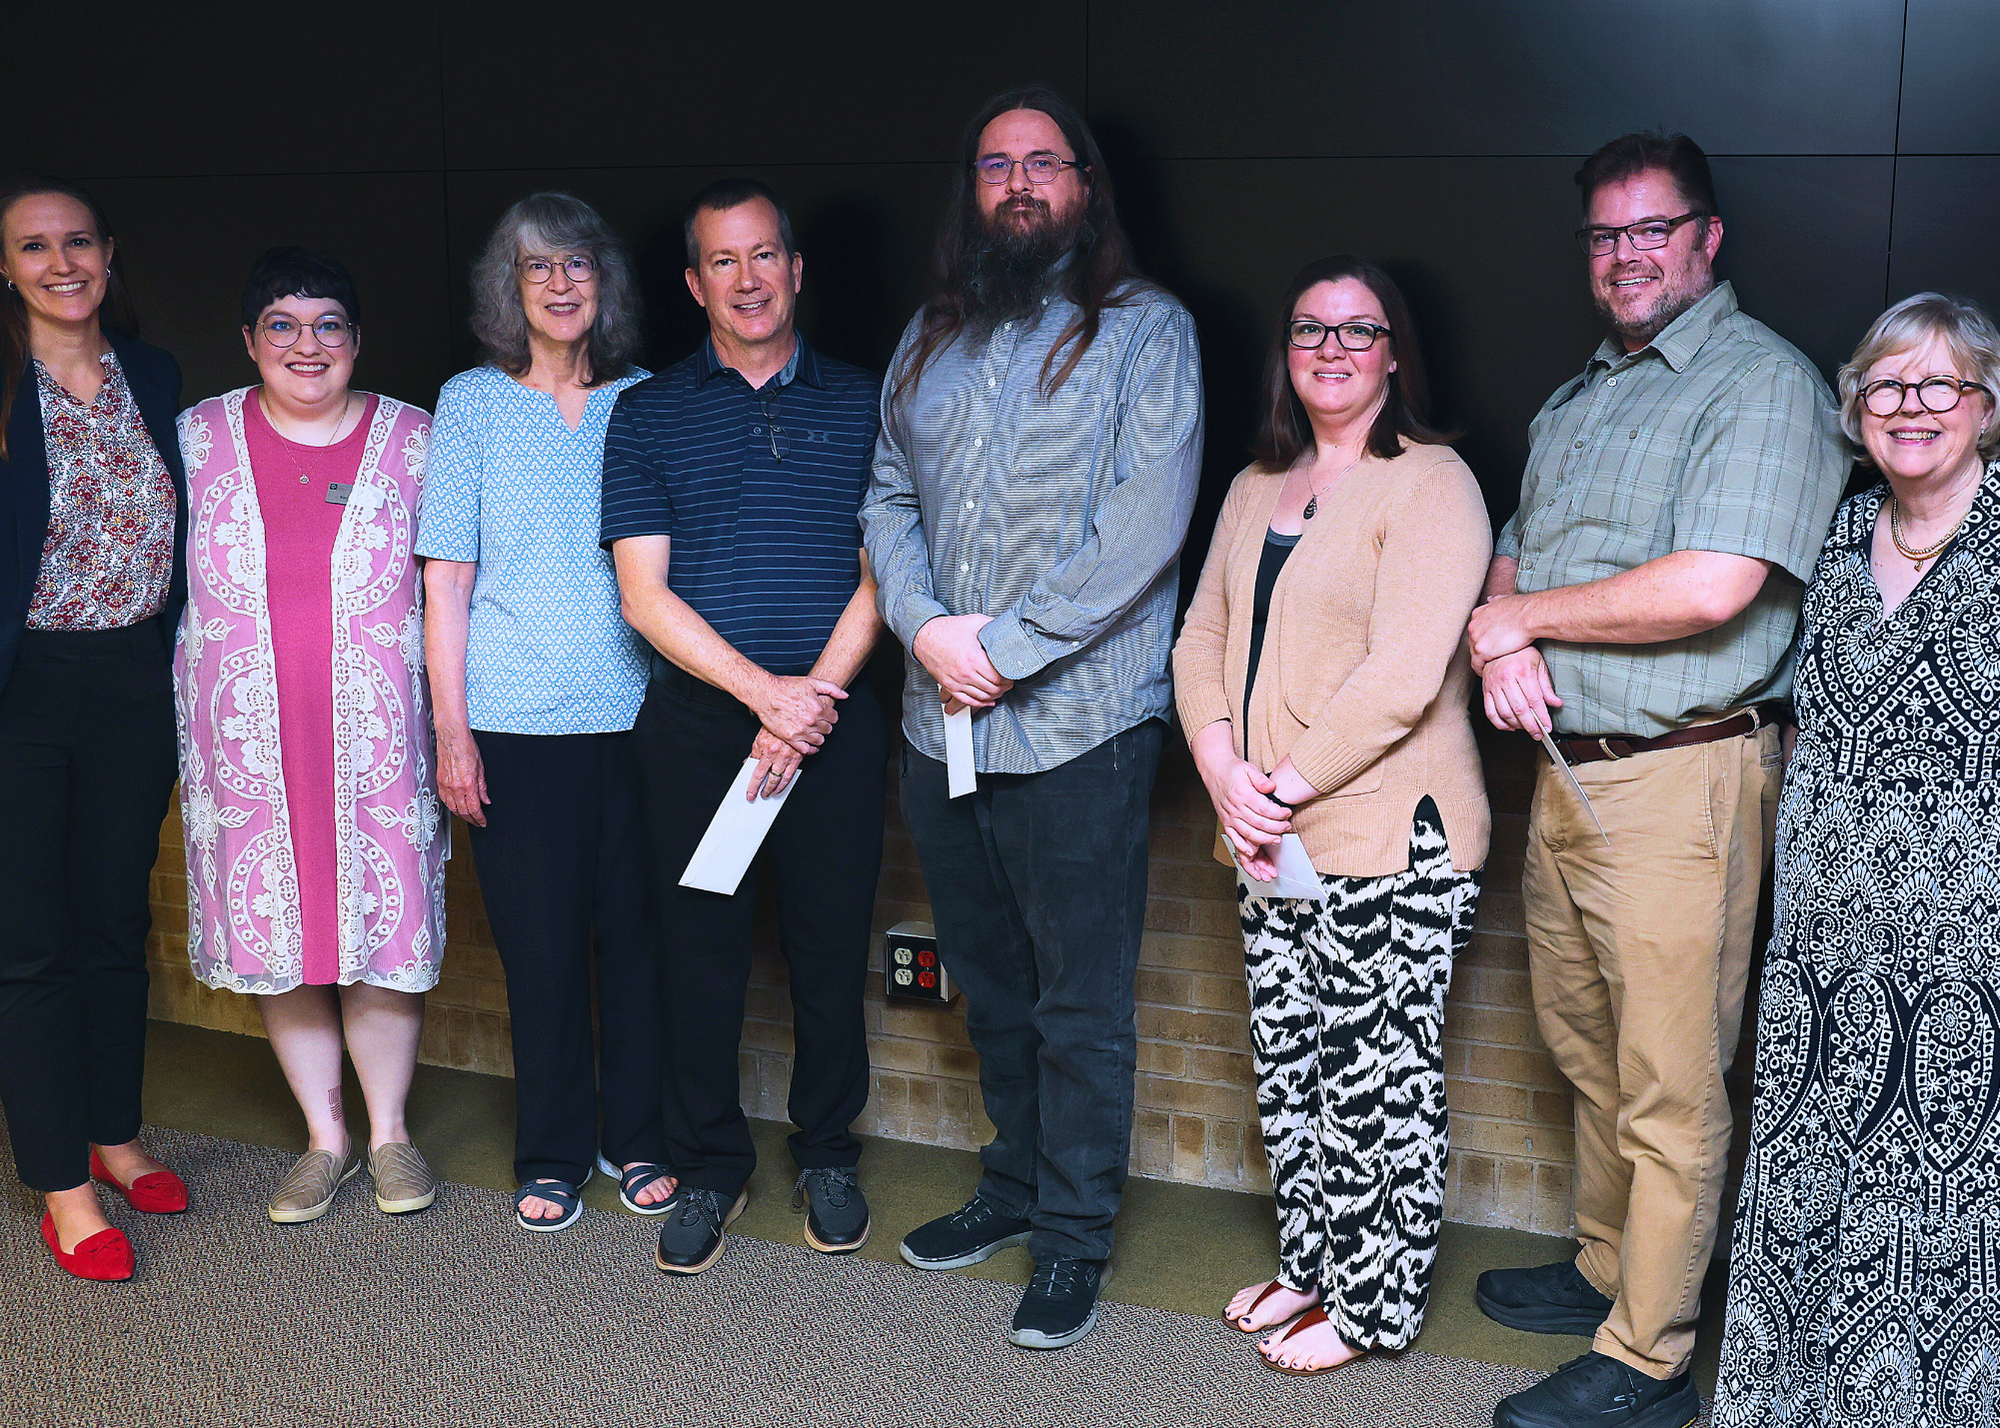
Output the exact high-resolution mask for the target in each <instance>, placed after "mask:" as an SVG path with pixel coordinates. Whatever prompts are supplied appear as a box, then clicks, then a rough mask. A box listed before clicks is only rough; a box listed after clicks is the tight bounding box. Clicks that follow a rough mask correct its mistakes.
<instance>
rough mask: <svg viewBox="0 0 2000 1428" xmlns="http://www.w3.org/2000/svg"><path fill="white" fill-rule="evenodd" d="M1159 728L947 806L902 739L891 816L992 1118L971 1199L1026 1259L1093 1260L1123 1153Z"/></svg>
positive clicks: (990, 785)
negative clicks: (961, 1014)
mask: <svg viewBox="0 0 2000 1428" xmlns="http://www.w3.org/2000/svg"><path fill="white" fill-rule="evenodd" d="M1165 728H1166V726H1165V724H1164V723H1162V722H1161V721H1160V720H1158V719H1148V720H1147V721H1146V722H1145V723H1143V724H1140V725H1138V726H1136V727H1135V728H1131V729H1127V730H1125V731H1124V732H1123V733H1120V734H1115V735H1113V736H1112V737H1111V738H1109V739H1107V740H1105V741H1104V742H1103V743H1102V744H1099V745H1098V746H1097V747H1096V748H1094V749H1092V750H1090V752H1088V753H1085V754H1080V755H1078V756H1077V757H1076V758H1073V759H1071V760H1070V761H1069V762H1068V763H1065V764H1058V765H1057V766H1056V767H1055V768H1052V769H1045V770H1044V771H1042V772H1041V773H1034V774H985V773H983V774H981V775H980V776H979V787H978V789H977V790H975V791H974V792H972V793H969V794H966V795H965V796H964V797H962V798H956V799H954V798H948V797H947V796H946V783H945V766H944V765H943V764H942V763H939V762H938V761H937V760H936V759H931V758H926V757H925V756H924V755H922V754H920V753H918V752H917V751H916V750H915V749H913V748H911V747H910V746H909V745H908V744H907V743H905V745H904V748H903V820H904V821H905V822H906V823H908V824H909V828H910V834H911V836H912V838H914V839H915V841H916V845H917V861H918V862H919V863H920V864H922V866H923V870H924V883H925V885H926V886H927V887H928V888H929V890H930V897H931V916H932V918H933V919H934V920H935V922H936V925H937V933H938V951H939V953H940V954H941V955H942V956H943V958H944V964H945V967H946V968H947V969H948V970H949V971H950V972H951V975H952V977H953V978H954V979H956V980H957V982H958V984H959V985H960V986H961V987H963V988H964V989H965V1000H966V1006H965V1026H966V1030H967V1031H968V1032H970V1033H971V1036H972V1046H973V1049H974V1050H975V1051H977V1052H978V1053H979V1089H980V1092H981V1093H982V1095H983V1096H984V1098H985V1102H986V1115H987V1118H988V1119H990V1120H991V1121H992V1122H993V1129H994V1135H993V1139H992V1140H991V1141H990V1142H988V1143H987V1145H986V1147H985V1148H984V1149H983V1150H981V1151H980V1152H979V1160H980V1164H981V1165H982V1166H983V1167H984V1168H985V1174H984V1175H983V1176H981V1178H980V1182H979V1193H980V1194H981V1195H982V1196H983V1197H985V1198H986V1199H987V1200H989V1201H991V1202H992V1203H993V1204H995V1205H997V1206H999V1207H1000V1208H1001V1209H1002V1210H1004V1211H1006V1212H1007V1213H1008V1214H1010V1215H1016V1216H1024V1217H1026V1218H1027V1219H1028V1220H1029V1221H1030V1223H1032V1224H1033V1226H1034V1233H1033V1234H1032V1235H1031V1236H1030V1237H1029V1241H1028V1249H1029V1252H1030V1253H1032V1254H1033V1255H1034V1257H1035V1262H1036V1263H1037V1264H1045V1263H1047V1262H1048V1261H1049V1260H1050V1259H1051V1258H1053V1257H1054V1256H1056V1255H1068V1256H1071V1257H1074V1258H1077V1259H1105V1258H1107V1257H1108V1256H1109V1255H1110V1253H1111V1221H1112V1218H1113V1217H1114V1216H1115V1215H1116V1214H1117V1213H1118V1202H1119V1198H1120V1196H1121V1194H1122V1193H1123V1191H1124V1188H1125V1172H1126V1167H1127V1165H1128V1163H1129V1161H1130V1157H1131V1153H1132V1079H1133V1073H1134V1071H1135V1070H1136V1069H1137V1064H1138V1044H1139V1043H1138V1034H1137V1030H1136V1028H1135V1026H1134V1020H1133V1007H1132V1002H1133V990H1132V989H1133V978H1134V976H1135V974H1136V972H1137V969H1138V963H1139V937H1140V934H1141V932H1142V931H1143V929H1144V926H1145V920H1146V850H1147V814H1148V811H1149V808H1150V805H1151V802H1152V793H1153V774H1154V772H1155V770H1156V769H1157V768H1158V767H1159V762H1160V744H1161V740H1162V737H1163V734H1164V732H1165Z"/></svg>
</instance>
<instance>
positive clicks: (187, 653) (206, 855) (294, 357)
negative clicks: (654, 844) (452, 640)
mask: <svg viewBox="0 0 2000 1428" xmlns="http://www.w3.org/2000/svg"><path fill="white" fill-rule="evenodd" d="M243 340H244V342H245V344H246V345H247V347H248V348H249V352H250V357H251V359H252V360H253V361H254V362H256V364H257V370H258V372H259V374H260V375H261V376H262V377H263V383H262V385H260V386H256V387H246V388H244V389H242V390H239V391H234V392H230V393H228V394H226V395H224V396H220V397H214V398H211V399H210V400H208V401H205V402H203V403H201V404H200V405H199V406H196V407H193V408H191V409H190V410H188V411H186V412H184V413H182V414H181V421H180V436H181V450H182V454H183V455H184V457H185V459H186V462H187V467H188V487H189V506H190V513H191V514H190V530H189V539H188V556H189V581H188V583H189V598H188V606H187V614H186V616H185V617H184V619H183V620H182V622H181V630H180V645H179V651H178V654H177V656H176V658H175V661H174V676H175V679H174V683H175V694H176V707H177V711H178V715H179V721H180V736H181V762H182V784H181V814H182V823H183V827H184V832H185V837H186V842H187V867H188V955H189V958H190V959H191V960H192V962H193V964H194V969H195V973H196V975H198V976H199V977H200V978H201V979H202V980H203V981H204V982H206V983H207V984H208V985H209V986H211V987H227V988H230V989H232V990H235V991H239V992H250V993H254V994H257V995H258V996H259V997H260V1002H259V1008H260V1010H261V1011H262V1013H263V1017H264V1027H265V1030H266V1031H267V1032H268V1033H269V1034H270V1038H271V1045H272V1048H273V1049H274V1050H275V1051H276V1052H277V1056H278V1062H279V1065H281V1066H282V1067H283V1068H284V1072H285V1079H286V1080H287V1081H288V1082H289V1083H290V1084H291V1088H292V1093H293V1094H294V1095H295V1096H297V1097H298V1102H299V1108H300V1109H301V1110H302V1111H303V1112H304V1113H305V1119H306V1127H307V1132H308V1136H309V1142H308V1148H307V1151H306V1154H305V1155H304V1156H303V1157H302V1158H301V1159H300V1160H299V1162H298V1164H297V1165H295V1166H294V1167H293V1168H292V1171H291V1173H290V1174H289V1175H288V1176H286V1177H285V1179H284V1180H283V1182H281V1183H280V1184H279V1186H278V1188H277V1190H276V1191H275V1192H274V1193H273V1194H272V1196H271V1200H270V1205H269V1210H270V1216H271V1218H272V1219H273V1220H275V1221H277V1222H279V1223H281V1224H290V1223H297V1222H300V1221H304V1220H313V1219H317V1218H319V1217H320V1216H321V1215H323V1214H325V1213H326V1211H327V1210H328V1208H330V1207H331V1206H332V1204H333V1200H334V1196H335V1194H336V1193H337V1192H338V1190H339V1188H340V1185H341V1183H342V1182H343V1181H345V1180H347V1179H348V1178H349V1177H351V1176H352V1175H353V1174H354V1173H355V1172H356V1171H357V1170H359V1169H360V1167H361V1163H362V1159H363V1155H362V1147H361V1143H360V1142H358V1141H357V1140H356V1139H355V1137H353V1136H352V1135H350V1134H349V1131H348V1126H347V1120H346V1117H345V1115H344V1113H343V1107H342V1104H341V1055H342V1051H343V1048H344V1049H345V1051H346V1053H347V1054H348V1055H349V1056H351V1057H352V1058H353V1061H354V1069H355V1073H356V1075H357V1076H358V1078H359V1079H360V1082H361V1088H362V1094H363V1096H364V1097H365V1098H366V1100H367V1103H368V1125H369V1137H368V1141H367V1156H366V1159H367V1162H368V1169H369V1174H370V1176H371V1177H372V1179H373V1181H374V1186H375V1202H376V1204H377V1205H378V1206H379V1207H380V1208H381V1209H382V1210H383V1211H385V1212H387V1213H390V1214H397V1213H402V1212H405V1211H410V1210H420V1209H422V1208H424V1207H425V1206H426V1205H429V1204H430V1203H431V1201H432V1200H433V1199H434V1198H435V1197H436V1194H437V1189H436V1184H435V1181H434V1180H433V1179H432V1176H431V1173H430V1170H429V1168H428V1167H427V1166H426V1165H425V1163H424V1159H423V1157H422V1155H420V1154H419V1153H418V1152H417V1150H416V1148H415V1147H414V1146H413V1145H411V1144H410V1137H409V1132H408V1130H407V1129H406V1127H405V1125H404V1102H405V1100H406V1099H407V1097H408V1094H409V1088H410V1079H411V1075H412V1073H413V1072H414V1070H415V1067H416V1060H417V1043H418V1040H419V1038H420V1036H421V1034H422V1031H423V1014H424V1013H423V1006H424V1001H423V994H424V992H426V991H427V990H429V989H430V987H431V986H433V985H434V984H435V983H436V981H437V976H438V962H439V959H440V957H441V956H442V955H443V952H444V860H445V858H446V856H447V847H446V835H445V829H444V827H443V825H442V823H441V822H440V819H439V815H438V801H437V790H436V784H435V780H434V777H433V772H432V770H433V756H432V744H431V729H430V714H429V708H428V705H427V702H426V691H425V684H424V674H423V648H424V644H423V606H422V599H421V595H420V590H421V583H420V581H419V579H418V575H417V569H416V562H415V560H414V559H413V557H412V555H411V536H412V534H413V527H414V515H415V512H416V510H417V508H418V500H419V493H420V491H421V489H422V484H423V471H424V447H425V442H426V440H427V439H428V436H429V432H430V418H429V416H428V414H427V413H425V412H422V411H419V410H417V409H416V408H414V407H408V406H405V405H403V404H402V403H401V402H397V401H394V400H392V399H390V398H388V397H378V396H371V395H369V394H368V393H365V392H356V391H352V390H350V388H349V385H348V383H349V379H350V377H351V376H352V375H353V371H354V359H355V357H356V355H357V353H358V351H359V348H360V309H359V302H358V299H357V298H356V296H355V292H354V283H353V280H352V279H351V278H350V277H349V276H348V272H347V269H346V268H345V267H344V266H342V264H341V263H340V262H339V260H338V259H335V258H333V257H331V256H330V255H327V254H323V253H312V252H308V251H306V250H305V249H301V248H275V249H272V250H271V251H270V252H268V253H266V254H264V255H263V256H262V257H261V258H259V259H258V260H257V262H256V264H255V265H254V266H253V267H252V268H251V272H250V281H249V284H248V287H247V288H246V290H245V293H244V297H243Z"/></svg>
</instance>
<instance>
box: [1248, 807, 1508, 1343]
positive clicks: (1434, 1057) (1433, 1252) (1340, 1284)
mask: <svg viewBox="0 0 2000 1428" xmlns="http://www.w3.org/2000/svg"><path fill="white" fill-rule="evenodd" d="M1320 885H1321V886H1322V887H1324V888H1325V889H1326V899H1325V901H1323V902H1315V901H1311V900H1309V899H1303V898H1271V899H1266V898H1256V897H1251V896H1249V894H1248V890H1247V889H1246V888H1244V887H1243V884H1242V881H1241V879H1239V880H1238V896H1239V902H1240V905H1241V909H1242V915H1243V959H1244V963H1245V967H1246V970H1247V972H1248V976H1249V983H1250V1040H1251V1046H1252V1049H1253V1051H1254V1052H1255V1057H1254V1060H1255V1062H1256V1067H1257V1109H1258V1113H1259V1119H1260V1120H1261V1121H1262V1122H1263V1129H1264V1150H1265V1154H1266V1155H1268V1156H1269V1157H1270V1161H1271V1185H1272V1189H1273V1191H1274V1192H1275V1194H1276V1198H1277V1202H1278V1278H1279V1279H1280V1280H1281V1281H1282V1282H1283V1283H1284V1284H1285V1285H1286V1286H1287V1287H1288V1288H1291V1289H1296V1290H1299V1291H1301V1292H1306V1291H1311V1290H1313V1289H1317V1290H1318V1291H1319V1297H1320V1306H1321V1307H1322V1308H1323V1309H1325V1310H1326V1314H1327V1317H1328V1318H1329V1319H1331V1320H1332V1321H1333V1324H1334V1327H1335V1328H1336V1329H1337V1330H1338V1331H1339V1332H1340V1335H1341V1337H1342V1338H1344V1339H1345V1340H1347V1342H1348V1343H1350V1344H1352V1345H1353V1346H1354V1347H1356V1348H1359V1349H1388V1350H1392V1351H1393V1350H1396V1349H1400V1348H1403V1347H1405V1346H1407V1345H1408V1344H1409V1342H1410V1340H1412V1339H1414V1338H1415V1337H1416V1335H1417V1331H1418V1330H1419V1329H1421V1328H1422V1327H1423V1325H1424V1308H1425V1306H1426V1304H1427V1303H1428V1301H1429V1297H1430V1285H1431V1269H1432V1266H1433V1265H1434V1264H1435V1263H1436V1260H1437V1238H1438V1223H1439V1221H1440V1220H1442V1219H1443V1218H1444V1170H1445V1149H1446V1144H1447V1136H1448V1128H1447V1126H1446V1123H1445V1099H1444V998H1445V992H1446V991H1447V990H1448V989H1449V988H1450V986H1451V964H1452V960H1453V958H1454V957H1456V956H1457V955H1458V954H1460V953H1462V952H1463V951H1464V950H1465V948H1466V944H1467V943H1468V942H1470V941H1471V940H1472V919H1473V914H1474V912H1475V911H1476V910H1477V907H1478V902H1479V874H1478V873H1476V872H1457V871H1454V870H1453V868H1452V865H1451V847H1450V844H1449V843H1447V842H1446V840H1445V832H1444V820H1443V819H1442V818H1441V817H1440V816H1439V814H1438V807H1437V804H1436V803H1435V802H1433V801H1432V800H1431V799H1430V798H1428V797H1426V798H1424V799H1422V800H1421V801H1420V802H1419V803H1418V804H1417V809H1416V815H1415V817H1414V818H1413V819H1412V821H1411V827H1410V866H1409V868H1408V869H1407V870H1405V871H1403V872H1400V873H1391V874H1389V875H1388V876H1386V877H1377V878H1355V877H1338V876H1334V875H1332V874H1326V873H1322V874H1321V875H1320Z"/></svg>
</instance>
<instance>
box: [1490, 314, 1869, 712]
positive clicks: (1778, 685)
mask: <svg viewBox="0 0 2000 1428" xmlns="http://www.w3.org/2000/svg"><path fill="white" fill-rule="evenodd" d="M1847 470H1848V457H1847V447H1846V444H1845V443H1844V442H1843V441H1842V439H1841V435H1840V423H1839V419H1838V417H1837V415H1836V413H1835V411H1834V403H1833V397H1832V395H1831V393H1829V392H1828V391H1827V388H1826V383H1825V382H1823V381H1821V380H1820V375H1819V371H1818V369H1817V368H1815V367H1814V366H1813V365H1812V363H1811V362H1810V361H1809V360H1808V359H1807V358H1806V357H1805V355H1804V354H1802V353H1801V352H1800V351H1799V350H1798V349H1797V348H1795V347H1793V346H1792V345H1791V344H1790V343H1789V342H1787V341H1785V340H1784V339H1783V338H1782V337H1780V336H1778V334H1777V333H1775V332H1773V331H1771V329H1770V328H1768V327H1766V326H1765V325H1764V324H1763V323H1761V322H1758V321H1757V320H1756V319H1755V318H1753V317H1750V316H1749V315H1748V314H1746V313H1743V312H1741V311H1739V310H1738V309H1737V306H1736V293H1735V290H1734V289H1732V288H1731V287H1730V285H1729V284H1728V283H1718V284H1717V285H1716V286H1715V288H1714V290H1713V291H1711V292H1709V293H1708V294H1707V295H1706V296H1705V297H1703V298H1702V299H1701V301H1699V302H1697V303H1696V304H1695V305H1694V306H1693V307H1691V308H1689V309H1688V310H1687V311H1686V312H1684V313H1682V314H1681V315H1680V316H1679V317H1677V318H1675V319H1674V321H1673V322H1672V323H1671V324H1670V325H1669V326H1668V327H1667V329H1666V331H1664V332H1662V333H1661V334H1660V335H1659V336H1658V337H1656V338H1654V339H1653V340H1652V342H1651V343H1649V344H1648V345H1647V346H1645V347H1644V348H1641V349H1640V350H1639V351H1637V352H1632V353H1628V352H1626V351H1625V349H1624V348H1623V347H1621V346H1620V345H1619V344H1618V343H1616V342H1614V341H1612V340H1610V339H1606V340H1605V342H1604V343H1603V345H1602V346H1600V347H1599V348H1598V349H1597V352H1596V355H1594V356H1593V357H1592V358H1591V359H1590V362H1589V364H1588V365H1587V366H1586V367H1585V368H1584V370H1583V375H1582V376H1581V377H1578V378H1576V379H1575V380H1573V381H1570V382H1567V383H1565V384H1564V385H1563V386H1562V388H1561V389H1560V390H1559V391H1557V392H1556V394H1555V395H1554V396H1553V397H1550V398H1549V400H1548V402H1547V403H1546V404H1545V405H1544V406H1543V407H1542V410H1541V413H1540V414H1539V415H1538V416H1536V418H1535V421H1534V425H1533V426H1532V427H1530V428H1529V448H1528V468H1527V471H1526V473H1525V476H1524V479H1523V480H1522V483H1521V507H1520V509H1519V510H1518V511H1516V512H1515V513H1514V517H1513V519H1511V520H1510V521H1508V522H1507V525H1506V528H1505V529H1503V530H1502V531H1501V532H1500V537H1499V539H1498V540H1497V541H1496V542H1495V544H1494V550H1495V553H1496V554H1498V555H1508V556H1513V557H1514V558H1515V559H1517V560H1518V561H1519V562H1520V565H1521V568H1520V573H1519V575H1518V576H1517V577H1516V579H1515V588H1516V589H1518V590H1520V591H1522V592H1523V593H1532V592H1535V591H1540V590H1550V589H1553V588H1555V587H1557V586H1560V585H1581V584H1584V583H1585V582H1587V581H1592V580H1602V579H1605V578H1607V577H1609V576H1613V575H1616V574H1618V573H1619V572H1620V571H1623V570H1630V569H1632V568H1633V567H1634V566H1638V565H1643V564H1645V563H1646V562H1647V561H1649V560H1657V559H1658V558H1659V557H1661V556H1663V555H1667V554H1669V553H1670V552H1672V551H1677V550H1707V551H1718V552H1721V553H1722V554H1725V555H1746V556H1752V557H1755V558H1756V559H1758V560H1766V561H1769V562H1770V563H1771V564H1772V566H1773V567H1775V568H1774V569H1773V570H1772V571H1771V573H1770V575H1769V576H1768V577H1767V578H1766V579H1765V581H1764V585H1763V588H1762V589H1761V590H1760V591H1759V592H1758V594H1757V596H1756V598H1755V599H1753V600H1752V601H1751V602H1750V604H1749V607H1748V608H1747V609H1745V610H1743V611H1742V612H1741V613H1740V614H1738V615H1737V616H1736V617H1735V618H1733V619H1730V620H1727V621H1725V622H1723V623H1722V624H1721V625H1718V626H1717V627H1716V628H1714V629H1712V630H1705V631H1703V632H1702V633H1701V634H1698V635H1689V636H1688V637H1687V638H1685V639H1679V640H1662V641H1660V642H1659V643H1658V644H1650V645H1613V644H1595V645H1578V644H1565V643H1563V642H1561V641H1559V640H1543V641H1541V642H1540V646H1539V647H1540V649H1541V651H1542V657H1543V659H1545V660H1546V661H1547V662H1548V666H1549V677H1550V679H1551V680H1552V681H1553V682H1554V684H1555V687H1556V693H1557V694H1559V695H1561V696H1562V700H1563V704H1562V708H1560V709H1558V710H1556V711H1555V726H1556V732H1557V733H1559V734H1567V735H1572V736H1576V735H1582V736H1585V737H1593V738H1594V737H1599V736H1602V735H1607V734H1637V735H1641V736H1644V737H1652V736H1654V735H1658V734H1664V733H1667V732H1669V731H1670V730H1673V729H1678V728H1682V727H1684V726H1685V725H1687V724H1690V723H1696V722H1699V721H1701V720H1703V719H1710V718H1713V717H1715V716H1716V715H1718V714H1721V713H1723V712H1725V711H1727V710H1730V709H1735V708H1739V707H1741V706H1742V705H1745V704H1751V703H1755V702H1756V701H1758V700H1762V699H1773V698H1777V697H1779V696H1781V695H1785V694H1789V693H1790V692H1791V687H1792V641H1793V639H1794V637H1795V636H1796V634H1797V632H1798V626H1799V601H1800V599H1801V597H1802V596H1803V595H1804V593H1805V583H1806V581H1807V580H1809V579H1811V578H1812V569H1813V561H1814V560H1815V559H1817V558H1818V556H1819V548H1820V546H1821V544H1822V543H1824V542H1825V540H1826V531H1827V526H1828V523H1829V522H1830V521H1831V520H1832V519H1833V508H1834V506H1835V504H1836V503H1838V501H1839V500H1840V491H1841V486H1842V485H1843V484H1844V483H1845V482H1846V480H1847Z"/></svg>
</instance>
